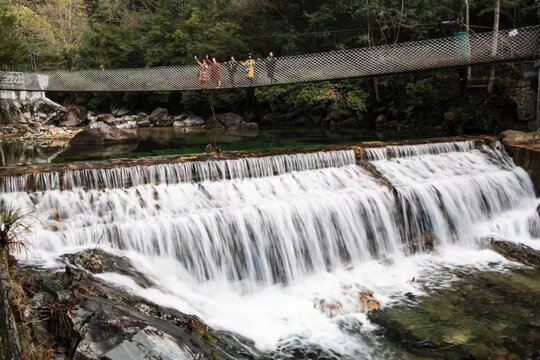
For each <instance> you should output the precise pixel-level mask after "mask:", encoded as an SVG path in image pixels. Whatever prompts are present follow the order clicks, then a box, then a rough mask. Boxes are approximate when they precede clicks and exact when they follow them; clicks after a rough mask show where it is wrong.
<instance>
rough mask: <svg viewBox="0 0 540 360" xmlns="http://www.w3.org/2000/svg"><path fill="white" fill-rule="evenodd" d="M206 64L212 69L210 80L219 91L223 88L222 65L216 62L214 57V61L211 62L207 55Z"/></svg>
mask: <svg viewBox="0 0 540 360" xmlns="http://www.w3.org/2000/svg"><path fill="white" fill-rule="evenodd" d="M206 62H207V63H208V65H210V66H211V68H212V71H211V73H210V79H211V80H212V82H213V83H214V84H215V86H216V88H218V89H219V88H220V87H221V64H220V63H218V62H217V61H216V58H215V57H213V58H212V61H210V60H209V59H208V55H206Z"/></svg>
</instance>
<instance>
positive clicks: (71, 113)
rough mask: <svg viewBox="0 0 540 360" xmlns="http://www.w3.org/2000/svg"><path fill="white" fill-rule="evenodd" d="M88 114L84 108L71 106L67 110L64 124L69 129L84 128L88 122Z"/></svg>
mask: <svg viewBox="0 0 540 360" xmlns="http://www.w3.org/2000/svg"><path fill="white" fill-rule="evenodd" d="M87 115H88V112H87V111H86V109H85V108H83V107H82V106H77V105H74V106H70V107H69V109H68V110H67V115H66V122H64V123H63V125H64V126H67V127H79V126H84V125H85V124H86V121H87Z"/></svg>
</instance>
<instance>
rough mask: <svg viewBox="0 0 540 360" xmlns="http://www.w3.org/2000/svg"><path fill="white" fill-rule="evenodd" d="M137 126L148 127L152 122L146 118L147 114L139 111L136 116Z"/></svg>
mask: <svg viewBox="0 0 540 360" xmlns="http://www.w3.org/2000/svg"><path fill="white" fill-rule="evenodd" d="M135 121H137V126H138V127H150V126H152V123H151V122H150V120H148V115H146V114H145V113H143V112H140V113H138V114H137V116H136V120H135Z"/></svg>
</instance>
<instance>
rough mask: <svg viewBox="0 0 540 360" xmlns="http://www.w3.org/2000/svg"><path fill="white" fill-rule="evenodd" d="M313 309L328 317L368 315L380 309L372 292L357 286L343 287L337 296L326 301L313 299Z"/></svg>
mask: <svg viewBox="0 0 540 360" xmlns="http://www.w3.org/2000/svg"><path fill="white" fill-rule="evenodd" d="M313 307H314V308H315V309H317V310H319V311H321V312H322V313H323V314H325V315H327V316H328V317H331V318H332V317H335V316H338V315H344V314H352V313H358V312H361V313H370V312H372V311H375V310H379V309H380V308H381V304H380V303H379V301H378V300H377V299H375V297H374V295H373V291H371V290H369V289H365V288H362V286H360V285H359V284H350V285H344V286H343V287H342V291H341V293H340V294H339V300H338V296H336V297H333V298H327V299H318V298H317V299H315V300H314V304H313Z"/></svg>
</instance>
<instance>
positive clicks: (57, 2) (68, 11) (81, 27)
mask: <svg viewBox="0 0 540 360" xmlns="http://www.w3.org/2000/svg"><path fill="white" fill-rule="evenodd" d="M39 11H40V12H41V14H42V15H43V16H45V17H46V19H47V21H48V23H49V24H51V26H52V28H53V29H54V39H55V45H56V50H57V51H58V52H59V53H60V54H61V56H62V59H61V63H60V64H57V66H62V67H67V68H68V69H71V68H73V67H74V65H75V56H76V51H77V50H78V49H79V47H80V45H81V42H82V39H83V36H84V33H85V32H86V30H87V29H88V18H87V16H86V12H85V7H84V2H83V0H49V1H47V2H46V3H45V4H44V5H43V6H42V7H40V8H39ZM48 45H49V46H51V45H52V44H48Z"/></svg>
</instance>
